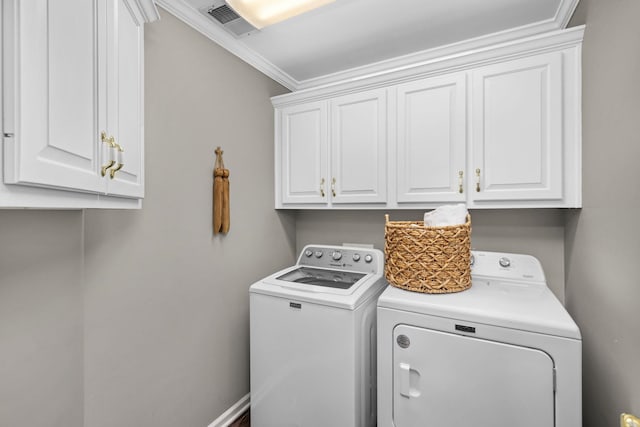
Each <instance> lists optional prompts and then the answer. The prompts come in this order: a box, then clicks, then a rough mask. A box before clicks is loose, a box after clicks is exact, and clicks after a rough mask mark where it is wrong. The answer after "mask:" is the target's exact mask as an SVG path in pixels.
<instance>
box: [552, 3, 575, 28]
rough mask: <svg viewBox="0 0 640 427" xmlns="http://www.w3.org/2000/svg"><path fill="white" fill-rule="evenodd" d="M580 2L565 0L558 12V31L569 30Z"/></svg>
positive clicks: (556, 17)
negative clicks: (568, 26) (570, 22)
mask: <svg viewBox="0 0 640 427" xmlns="http://www.w3.org/2000/svg"><path fill="white" fill-rule="evenodd" d="M578 3H580V0H564V1H563V2H562V3H560V6H559V7H558V11H557V12H556V16H555V22H556V25H557V28H558V29H562V28H567V25H569V21H570V20H571V17H572V16H573V12H575V11H576V7H578Z"/></svg>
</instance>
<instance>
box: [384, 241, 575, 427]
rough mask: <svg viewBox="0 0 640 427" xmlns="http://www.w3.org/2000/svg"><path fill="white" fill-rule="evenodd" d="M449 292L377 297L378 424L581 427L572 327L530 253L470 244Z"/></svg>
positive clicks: (398, 291) (386, 426) (407, 426)
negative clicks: (465, 281)
mask: <svg viewBox="0 0 640 427" xmlns="http://www.w3.org/2000/svg"><path fill="white" fill-rule="evenodd" d="M472 255H473V256H472V259H473V260H474V261H473V262H472V264H473V267H472V286H471V288H470V289H468V290H466V291H463V292H460V293H454V294H439V295H435V294H420V293H415V292H409V291H404V290H401V289H398V288H394V287H391V286H390V287H388V288H387V289H386V290H385V291H384V292H383V294H382V295H381V296H380V298H379V300H378V426H379V427H418V426H433V427H444V426H449V425H473V426H477V427H515V426H517V427H581V426H582V415H581V412H582V385H581V374H582V356H581V347H582V341H581V337H580V331H579V329H578V327H577V326H576V324H575V322H574V321H573V320H572V319H571V317H570V316H569V314H568V313H567V311H566V310H565V309H564V307H563V306H562V304H561V303H560V302H559V301H558V299H557V298H556V297H555V296H554V295H553V293H552V292H551V291H550V290H549V288H548V287H547V285H546V281H545V277H544V272H543V270H542V266H541V265H540V262H539V261H538V260H537V259H535V258H534V257H532V256H528V255H517V254H500V253H492V252H476V251H474V252H472Z"/></svg>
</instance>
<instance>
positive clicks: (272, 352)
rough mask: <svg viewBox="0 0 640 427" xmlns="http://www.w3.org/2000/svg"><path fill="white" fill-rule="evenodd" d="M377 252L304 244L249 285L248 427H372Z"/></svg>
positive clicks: (379, 272)
mask: <svg viewBox="0 0 640 427" xmlns="http://www.w3.org/2000/svg"><path fill="white" fill-rule="evenodd" d="M383 272H384V258H383V255H382V252H380V251H379V250H376V249H372V248H361V247H346V246H323V245H310V246H306V247H305V248H304V249H303V250H302V253H301V254H300V256H299V257H298V260H297V262H296V264H295V265H294V266H292V267H289V268H286V269H284V270H282V271H279V272H277V273H275V274H272V275H270V276H269V277H267V278H265V279H263V280H260V281H258V282H257V283H255V284H253V285H252V286H251V287H250V291H249V295H250V329H251V332H250V344H251V363H250V365H251V425H252V426H253V427H287V426H304V427H329V426H332V427H333V426H335V427H375V425H376V394H375V387H376V359H375V357H376V301H377V298H378V296H379V295H380V293H381V292H382V291H383V290H384V288H385V287H386V286H387V285H386V282H385V281H384V278H383Z"/></svg>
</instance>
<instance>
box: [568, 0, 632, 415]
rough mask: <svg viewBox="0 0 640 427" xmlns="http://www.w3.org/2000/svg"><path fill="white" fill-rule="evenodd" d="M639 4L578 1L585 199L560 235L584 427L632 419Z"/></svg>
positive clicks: (576, 17)
mask: <svg viewBox="0 0 640 427" xmlns="http://www.w3.org/2000/svg"><path fill="white" fill-rule="evenodd" d="M638 16H640V2H638V1H636V0H615V1H602V0H581V1H580V4H579V6H578V9H577V10H576V14H575V15H574V19H573V21H572V24H582V23H586V25H587V27H586V32H585V38H584V45H583V141H584V143H583V180H584V185H583V199H584V207H583V209H582V210H581V211H580V212H575V213H573V214H571V215H569V216H568V219H567V226H566V245H565V247H566V273H567V276H566V294H567V306H568V309H569V311H570V312H571V314H572V315H573V316H574V318H575V319H576V321H577V323H578V324H579V326H580V328H581V330H582V335H583V357H584V360H583V362H584V371H583V372H584V374H583V380H584V393H583V396H584V405H583V408H584V425H585V426H586V427H600V426H614V425H618V421H617V419H618V417H619V414H620V412H623V411H625V412H630V411H631V412H634V413H635V414H636V415H640V387H638V384H640V364H639V363H638V362H639V361H640V317H638V316H639V313H640V310H639V305H638V302H639V301H640V279H639V274H638V266H639V263H638V258H639V257H640V227H639V226H638V220H637V213H638V209H639V208H640V191H639V190H638V182H640V179H639V178H638V174H637V171H638V161H639V160H640V141H639V139H640V81H639V76H640V54H639V52H640V43H639V42H640V26H638V19H637V18H638Z"/></svg>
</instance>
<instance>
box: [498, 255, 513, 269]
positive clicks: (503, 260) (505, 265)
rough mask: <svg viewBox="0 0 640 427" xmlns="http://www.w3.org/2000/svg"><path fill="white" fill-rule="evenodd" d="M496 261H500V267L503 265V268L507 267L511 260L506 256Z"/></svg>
mask: <svg viewBox="0 0 640 427" xmlns="http://www.w3.org/2000/svg"><path fill="white" fill-rule="evenodd" d="M498 262H499V263H500V267H504V268H507V267H509V266H510V265H511V260H509V258H507V257H502V258H500V260H499V261H498Z"/></svg>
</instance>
